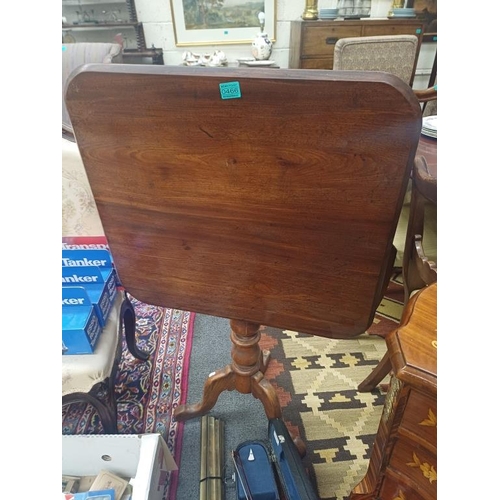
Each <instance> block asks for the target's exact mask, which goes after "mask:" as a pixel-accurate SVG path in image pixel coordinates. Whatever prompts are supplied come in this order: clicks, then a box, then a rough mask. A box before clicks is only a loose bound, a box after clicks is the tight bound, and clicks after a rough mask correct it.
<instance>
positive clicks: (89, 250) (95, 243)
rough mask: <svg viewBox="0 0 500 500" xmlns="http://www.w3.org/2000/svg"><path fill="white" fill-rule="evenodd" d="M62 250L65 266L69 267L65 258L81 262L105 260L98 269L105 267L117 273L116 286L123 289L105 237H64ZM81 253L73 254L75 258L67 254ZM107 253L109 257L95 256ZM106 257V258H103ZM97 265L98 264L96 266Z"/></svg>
mask: <svg viewBox="0 0 500 500" xmlns="http://www.w3.org/2000/svg"><path fill="white" fill-rule="evenodd" d="M62 250H63V266H64V265H69V264H65V261H64V259H65V257H66V258H70V259H71V260H80V259H81V258H82V256H83V258H87V259H89V260H103V259H104V260H105V261H106V262H105V264H104V265H102V266H101V265H98V267H105V268H110V269H114V270H115V273H116V284H117V286H118V287H121V283H120V278H119V276H118V272H117V271H116V267H115V263H114V260H113V255H112V254H111V250H110V249H109V245H108V240H107V239H106V237H105V236H63V238H62ZM67 251H71V252H81V253H80V254H79V255H78V254H73V257H70V255H71V254H69V255H67V254H65V252H67ZM95 251H97V252H99V251H100V252H107V256H106V255H105V254H100V255H99V254H95V253H93V252H95ZM103 255H104V257H103ZM94 265H97V264H94Z"/></svg>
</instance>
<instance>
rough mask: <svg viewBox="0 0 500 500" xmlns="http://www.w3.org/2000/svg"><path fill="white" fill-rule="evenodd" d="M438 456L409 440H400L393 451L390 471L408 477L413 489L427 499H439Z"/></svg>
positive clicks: (389, 466)
mask: <svg viewBox="0 0 500 500" xmlns="http://www.w3.org/2000/svg"><path fill="white" fill-rule="evenodd" d="M436 462H437V459H436V455H435V454H432V453H431V452H429V451H427V450H426V449H425V448H422V447H421V446H418V445H417V444H416V443H414V442H412V441H410V440H407V439H402V438H400V439H398V440H397V441H396V444H395V445H394V448H393V450H392V454H391V458H390V460H389V465H388V470H387V472H389V471H391V472H392V471H394V473H395V474H402V475H404V476H406V477H407V478H408V479H409V480H410V481H411V483H410V484H411V485H412V489H414V490H415V491H418V492H419V494H421V495H422V496H425V497H430V498H437V465H436Z"/></svg>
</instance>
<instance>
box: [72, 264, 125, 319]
mask: <svg viewBox="0 0 500 500" xmlns="http://www.w3.org/2000/svg"><path fill="white" fill-rule="evenodd" d="M101 271H102V272H101ZM62 286H63V288H65V287H67V286H70V287H83V288H84V289H85V292H87V295H88V297H89V299H90V301H91V302H92V304H94V305H95V307H96V312H97V316H98V318H99V322H100V324H101V326H102V327H104V326H105V324H106V321H107V319H108V316H109V313H110V312H111V308H112V306H113V301H114V300H115V297H116V293H117V292H116V273H115V271H114V269H102V270H101V268H99V267H96V266H87V267H77V266H75V267H71V266H63V268H62Z"/></svg>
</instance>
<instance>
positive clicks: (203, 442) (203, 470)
mask: <svg viewBox="0 0 500 500" xmlns="http://www.w3.org/2000/svg"><path fill="white" fill-rule="evenodd" d="M207 427H208V417H207V415H203V417H201V431H200V452H201V457H200V500H208V498H207V480H206V478H207V449H208V446H207V444H208V443H207V437H208V434H207Z"/></svg>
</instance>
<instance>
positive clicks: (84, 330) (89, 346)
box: [62, 286, 102, 355]
mask: <svg viewBox="0 0 500 500" xmlns="http://www.w3.org/2000/svg"><path fill="white" fill-rule="evenodd" d="M101 332H102V326H101V324H100V322H99V318H98V315H97V312H96V308H95V306H94V305H93V304H92V302H91V300H90V298H89V296H88V295H87V292H86V291H85V289H84V288H83V287H69V286H68V287H63V289H62V348H63V354H66V355H68V354H92V353H93V352H94V348H95V346H96V344H97V341H98V339H99V336H100V335H101Z"/></svg>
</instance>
